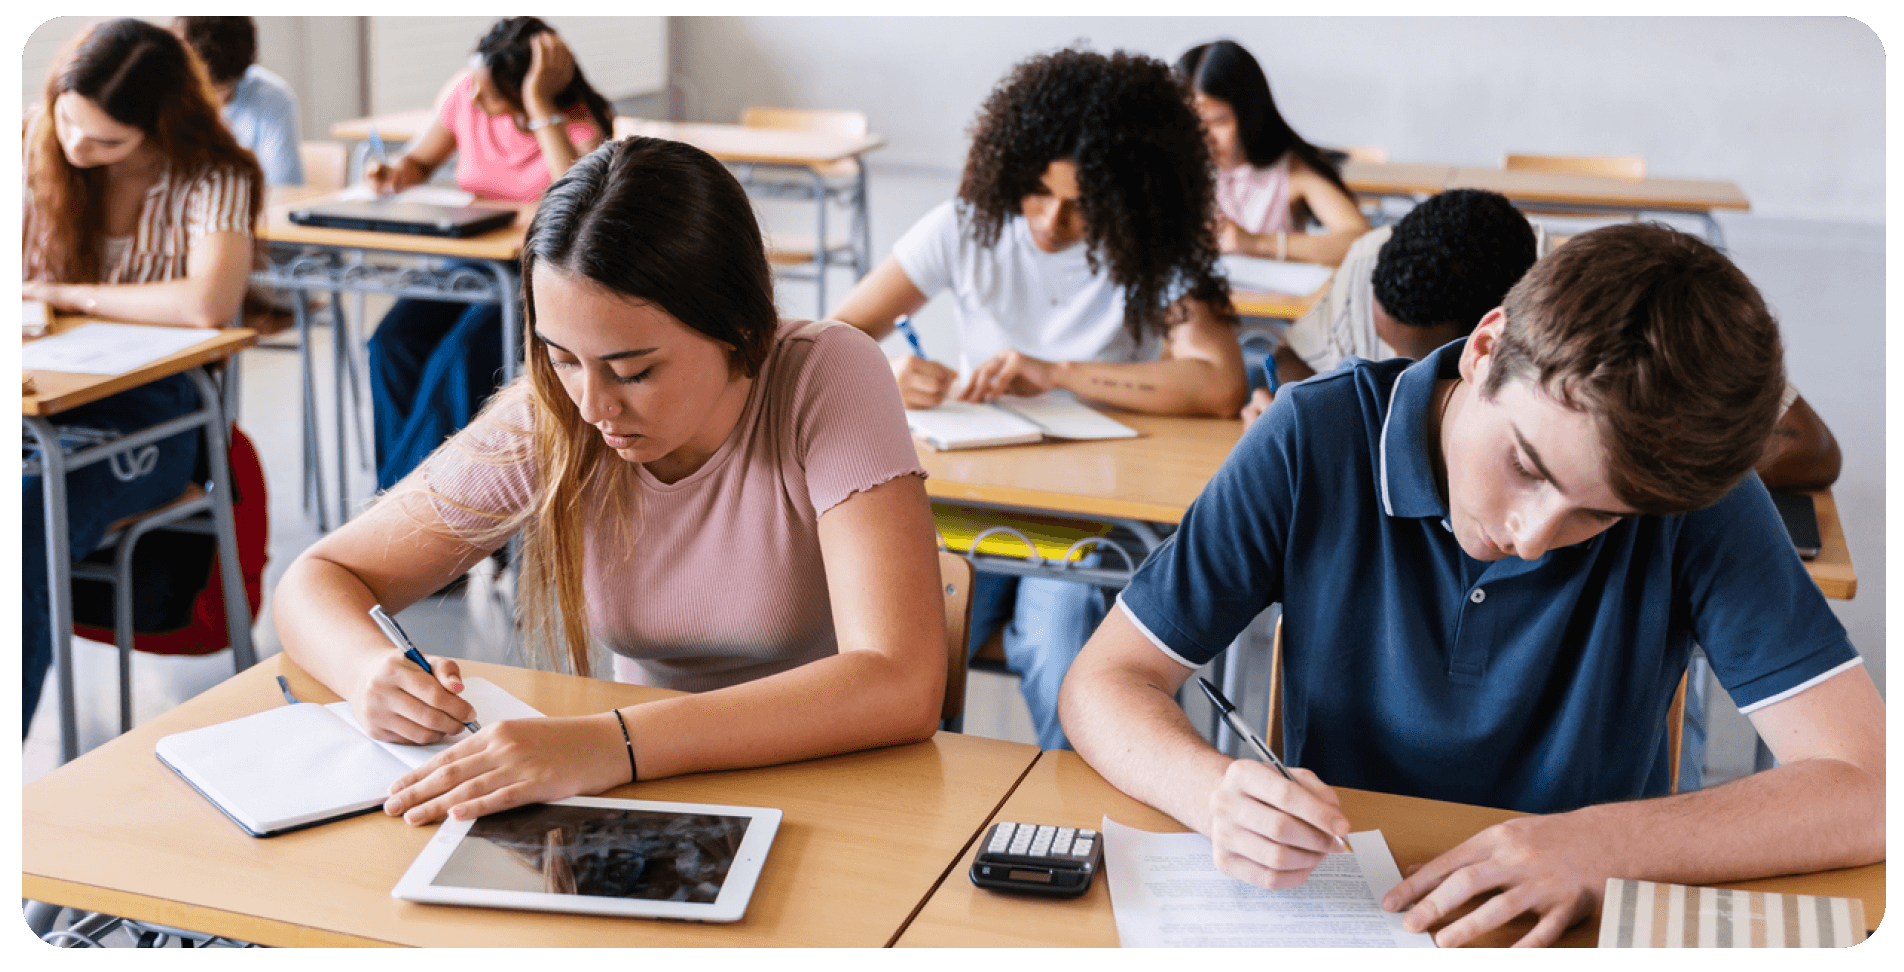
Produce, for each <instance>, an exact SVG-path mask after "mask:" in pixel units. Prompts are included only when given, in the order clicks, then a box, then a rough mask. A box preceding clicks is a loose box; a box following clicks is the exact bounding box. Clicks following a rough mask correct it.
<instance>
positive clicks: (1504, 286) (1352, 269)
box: [1242, 189, 1840, 489]
mask: <svg viewBox="0 0 1904 972" xmlns="http://www.w3.org/2000/svg"><path fill="white" fill-rule="evenodd" d="M1545 245H1546V236H1545V234H1544V233H1542V232H1540V231H1538V230H1536V229H1534V228H1533V227H1532V226H1531V225H1530V224H1529V223H1528V221H1527V218H1526V217H1525V216H1523V215H1522V214H1521V213H1520V211H1519V210H1516V209H1515V208H1514V205H1513V203H1510V202H1509V201H1508V200H1507V197H1505V196H1502V195H1500V194H1499V193H1494V192H1488V191H1487V190H1484V189H1450V190H1448V191H1447V192H1444V193H1441V194H1440V195H1437V196H1434V197H1432V198H1430V199H1428V200H1427V201H1425V202H1423V203H1422V204H1421V205H1419V206H1416V207H1415V208H1414V209H1412V210H1409V212H1408V214H1407V215H1406V216H1403V217H1402V218H1401V219H1400V220H1399V221H1397V222H1396V223H1394V224H1393V225H1391V226H1384V227H1382V228H1380V229H1377V230H1374V231H1372V232H1370V233H1369V234H1367V235H1366V236H1363V237H1362V238H1361V239H1359V240H1357V241H1355V245H1354V246H1352V247H1350V248H1349V255H1348V256H1347V257H1346V258H1345V259H1344V260H1343V261H1342V266H1341V267H1340V268H1338V269H1337V270H1336V274H1335V277H1334V278H1333V279H1332V280H1331V281H1330V284H1329V292H1328V294H1327V295H1325V296H1324V297H1323V299H1322V300H1321V301H1318V302H1317V303H1316V305H1315V306H1314V307H1312V308H1310V309H1309V312H1308V313H1306V314H1304V315H1303V316H1302V317H1300V318H1298V319H1297V320H1296V322H1295V323H1294V324H1292V325H1290V327H1289V330H1288V331H1286V332H1285V333H1284V335H1283V343H1282V345H1281V346H1279V347H1278V348H1277V349H1276V352H1275V355H1274V359H1273V360H1274V365H1273V366H1274V367H1275V369H1276V378H1277V381H1278V383H1279V384H1283V385H1288V384H1291V383H1294V382H1297V381H1301V380H1303V379H1305V378H1308V377H1310V376H1312V375H1316V374H1319V373H1322V372H1326V371H1330V370H1332V369H1334V368H1335V367H1337V366H1338V365H1340V364H1341V363H1342V362H1343V361H1345V360H1347V359H1348V358H1350V357H1357V358H1365V359H1367V360H1370V361H1379V360H1382V359H1383V358H1392V357H1402V358H1417V359H1419V358H1425V357H1427V356H1428V354H1429V352H1431V351H1433V350H1434V349H1436V348H1439V347H1441V346H1442V345H1444V344H1446V343H1448V342H1449V341H1452V340H1454V339H1456V338H1459V337H1464V336H1466V335H1467V334H1468V332H1470V331H1472V330H1474V325H1475V323H1476V322H1478V321H1480V320H1481V317H1482V315H1484V314H1486V313H1487V312H1488V311H1489V310H1490V309H1492V308H1493V307H1495V306H1497V305H1499V304H1500V303H1501V299H1502V298H1503V297H1504V296H1505V295H1506V294H1507V291H1508V288H1509V287H1512V286H1513V285H1514V283H1515V281H1517V280H1519V279H1520V277H1521V274H1523V273H1525V272H1527V268H1528V267H1530V266H1532V265H1533V263H1534V260H1535V258H1536V256H1538V255H1539V254H1541V253H1542V252H1544V250H1545ZM1273 399H1274V394H1273V393H1271V392H1270V391H1269V390H1268V389H1266V388H1258V389H1256V390H1255V391H1254V392H1252V393H1251V395H1250V401H1249V403H1248V404H1247V405H1245V406H1243V413H1242V414H1243V421H1244V422H1246V423H1247V422H1253V421H1255V420H1256V417H1257V416H1258V415H1260V414H1262V411H1263V409H1265V408H1267V407H1268V406H1269V403H1270V402H1271V401H1272V400H1273ZM1839 465H1840V456H1839V451H1838V442H1837V439H1836V438H1834V437H1833V436H1832V434H1831V430H1830V429H1829V428H1827V427H1826V426H1825V423H1824V420H1823V419H1821V418H1819V417H1818V414H1817V413H1816V412H1814V411H1812V408H1811V406H1810V405H1809V404H1808V403H1806V401H1805V400H1804V399H1803V398H1801V397H1799V394H1798V390H1797V389H1796V388H1794V387H1793V386H1792V385H1791V384H1790V383H1789V382H1788V383H1786V386H1785V395H1784V399H1783V405H1782V406H1781V410H1780V413H1779V420H1778V424H1777V425H1776V426H1774V427H1773V430H1772V438H1771V439H1770V440H1769V441H1768V443H1767V447H1766V452H1765V454H1764V456H1762V457H1761V459H1760V461H1759V463H1758V465H1757V469H1758V473H1759V478H1760V479H1761V480H1763V481H1764V482H1765V485H1766V487H1767V488H1770V489H1822V488H1824V487H1826V486H1829V485H1831V484H1832V482H1833V481H1835V480H1836V479H1837V478H1838V469H1839Z"/></svg>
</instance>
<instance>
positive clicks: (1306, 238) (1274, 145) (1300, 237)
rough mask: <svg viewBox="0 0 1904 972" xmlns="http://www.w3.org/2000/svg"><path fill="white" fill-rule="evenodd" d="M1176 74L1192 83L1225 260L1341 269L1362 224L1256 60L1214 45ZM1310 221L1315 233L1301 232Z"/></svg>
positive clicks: (1184, 61) (1227, 44) (1183, 60)
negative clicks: (1239, 256)
mask: <svg viewBox="0 0 1904 972" xmlns="http://www.w3.org/2000/svg"><path fill="white" fill-rule="evenodd" d="M1177 71H1178V73H1180V74H1182V75H1183V76H1184V77H1185V78H1186V79H1187V80H1188V81H1189V82H1190V86H1191V89H1192V92H1193V94H1194V96H1195V98H1196V104H1197V115H1198V116H1199V117H1201V118H1202V119H1203V130H1204V135H1205V137H1206V138H1208V139H1209V142H1210V154H1211V155H1212V156H1214V157H1215V159H1216V170H1217V173H1216V175H1217V179H1216V189H1217V206H1218V208H1219V209H1220V210H1221V215H1220V216H1219V217H1218V236H1217V243H1218V245H1219V246H1220V247H1221V248H1222V250H1223V252H1225V253H1243V254H1247V255H1249V256H1257V257H1267V258H1269V259H1273V260H1301V261H1303V262H1305V263H1326V264H1328V265H1330V266H1334V265H1336V264H1338V263H1341V262H1342V257H1343V256H1344V255H1346V254H1347V253H1348V252H1349V246H1350V244H1353V243H1354V242H1355V241H1356V238H1358V237H1360V236H1361V235H1362V234H1363V233H1366V232H1368V230H1369V224H1368V220H1367V219H1366V218H1364V217H1363V216H1362V210H1361V209H1360V208H1358V207H1357V206H1356V205H1355V196H1354V194H1353V193H1351V192H1349V187H1348V186H1347V185H1346V184H1344V183H1343V181H1342V176H1341V175H1340V174H1338V173H1337V172H1336V168H1335V165H1334V163H1332V162H1330V161H1329V159H1328V158H1327V157H1326V156H1324V155H1323V154H1322V152H1321V150H1319V149H1317V148H1316V147H1315V146H1313V145H1310V144H1309V143H1308V142H1305V141H1303V139H1302V136H1300V135H1297V134H1296V133H1295V131H1294V130H1293V129H1291V128H1290V127H1289V123H1288V122H1286V121H1284V120H1283V116H1282V113H1281V112H1279V111H1277V110H1276V99H1275V98H1273V97H1271V96H1270V93H1269V79H1268V78H1266V77H1264V76H1263V69H1262V68H1261V67H1260V66H1258V65H1257V63H1256V59H1255V58H1253V57H1251V56H1250V53H1249V51H1246V50H1244V49H1243V47H1242V45H1240V44H1237V43H1236V42H1234V41H1215V42H1213V43H1209V44H1198V45H1197V46H1195V47H1192V48H1191V49H1189V50H1188V51H1185V52H1184V54H1183V56H1182V57H1180V58H1178V59H1177ZM1312 219H1313V220H1314V221H1315V222H1318V223H1320V224H1322V232H1320V233H1310V232H1309V231H1308V226H1309V223H1310V221H1311V220H1312Z"/></svg>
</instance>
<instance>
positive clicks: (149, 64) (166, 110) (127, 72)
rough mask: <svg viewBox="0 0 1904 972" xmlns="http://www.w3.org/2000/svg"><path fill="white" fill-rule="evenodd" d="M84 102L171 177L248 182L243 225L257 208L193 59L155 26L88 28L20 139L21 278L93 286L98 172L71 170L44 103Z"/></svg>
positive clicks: (254, 169) (257, 186)
mask: <svg viewBox="0 0 1904 972" xmlns="http://www.w3.org/2000/svg"><path fill="white" fill-rule="evenodd" d="M69 91H70V92H72V93H74V94H77V95H80V96H81V97H84V98H85V99H86V100H88V101H91V102H92V103H93V104H95V105H98V106H99V109H100V110H101V111H104V112H105V113H106V114H107V115H109V116H111V118H112V120H113V121H116V122H118V123H119V124H121V125H126V126H130V127H132V128H137V129H138V130H139V131H141V132H143V133H144V134H145V138H146V140H147V141H148V142H150V143H151V144H152V145H153V146H154V147H156V148H157V149H158V150H159V152H160V153H161V154H162V155H163V156H164V157H165V159H166V161H167V162H169V163H170V164H171V165H172V166H173V167H174V168H175V169H178V170H182V171H183V172H186V173H194V172H197V171H199V170H201V169H204V168H207V167H212V166H223V167H226V168H230V169H235V170H237V171H238V174H239V175H240V176H241V177H243V178H246V179H249V180H250V182H251V223H252V225H253V226H256V225H257V221H258V213H259V211H260V210H261V209H262V208H263V207H264V189H263V187H264V175H263V173H262V172H261V171H260V170H259V168H258V160H257V159H256V158H254V157H253V156H252V154H251V153H250V152H248V151H246V150H245V149H244V148H242V147H240V146H239V145H238V142H237V140H236V139H234V138H233V137H232V135H231V131H230V130H229V129H227V128H226V127H225V122H224V120H223V118H221V117H220V116H219V113H218V107H217V101H216V100H215V99H214V98H213V97H212V89H211V81H210V80H209V79H208V78H207V76H206V73H205V66H204V64H203V63H202V62H201V61H199V59H198V56H197V55H195V54H193V53H192V52H191V51H190V50H188V49H187V48H186V47H185V42H184V41H181V40H179V39H178V38H177V37H176V36H174V35H173V34H172V33H171V32H170V31H167V30H166V29H165V28H163V27H158V26H154V25H152V24H149V23H146V22H145V21H143V20H134V19H132V18H124V19H119V20H108V21H106V22H104V23H101V24H98V25H96V26H94V27H93V28H92V29H91V30H89V31H87V32H86V33H84V34H82V35H80V37H79V38H78V39H77V40H76V41H74V43H73V47H72V48H71V50H70V52H69V53H68V54H67V55H66V56H65V58H64V59H63V60H61V61H59V62H57V63H56V64H55V65H54V67H53V70H52V71H51V72H50V73H49V75H48V76H47V79H46V90H45V92H44V96H43V98H42V110H41V112H40V117H39V119H38V120H37V121H36V122H35V124H34V130H33V131H32V132H31V133H29V135H28V138H27V149H26V154H27V159H26V165H27V172H26V182H27V188H28V190H29V191H30V192H31V194H32V205H30V206H28V207H27V208H26V218H25V219H24V220H23V221H22V223H23V230H24V234H25V235H24V239H23V244H22V245H23V249H24V253H23V256H24V258H25V263H26V277H27V279H29V280H53V281H58V282H61V283H96V282H98V281H99V280H100V278H101V276H102V275H103V274H104V272H105V268H103V267H102V266H100V253H99V240H100V238H101V237H102V236H103V235H104V234H105V231H106V200H105V196H106V192H105V187H106V173H105V171H104V170H103V169H102V168H93V169H79V168H75V167H74V166H73V164H72V163H70V162H68V161H67V160H66V153H65V152H63V151H61V149H60V142H59V133H58V131H57V130H56V123H55V121H54V118H53V103H54V102H55V101H58V100H59V96H60V95H62V94H65V93H67V92H69Z"/></svg>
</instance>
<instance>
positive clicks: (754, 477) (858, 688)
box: [274, 138, 945, 823]
mask: <svg viewBox="0 0 1904 972" xmlns="http://www.w3.org/2000/svg"><path fill="white" fill-rule="evenodd" d="M523 295H524V304H525V308H524V317H525V319H526V321H527V322H528V324H529V333H530V344H529V349H528V367H527V374H526V375H525V376H524V377H523V378H521V379H518V380H517V381H516V382H515V383H514V384H512V385H510V386H508V387H506V388H504V389H503V390H502V391H501V392H499V393H498V394H497V395H496V396H495V397H494V399H493V400H492V401H491V403H490V405H489V406H488V407H487V408H485V409H484V410H483V412H482V413H481V414H480V415H478V416H477V417H476V419H475V421H474V422H472V423H471V425H470V426H469V427H468V428H466V429H464V430H463V431H462V432H460V433H458V434H457V435H456V436H455V437H454V438H452V439H451V440H450V441H449V442H448V443H446V444H445V445H444V446H443V447H442V448H440V449H438V450H437V451H436V452H435V453H434V454H433V455H432V456H430V457H429V458H428V459H427V460H426V461H425V462H424V464H423V465H422V466H421V467H420V468H419V469H418V470H417V471H416V472H415V473H413V474H412V475H410V476H409V477H407V478H405V479H404V480H403V481H402V482H401V483H399V484H398V485H397V487H396V488H395V489H393V490H392V491H391V492H390V493H388V494H387V495H386V496H385V497H384V498H383V499H382V500H381V501H380V502H379V503H378V504H377V505H376V506H375V507H373V508H372V509H371V510H370V511H368V512H367V513H365V514H364V515H362V516H359V517H358V518H357V519H355V520H352V521H351V522H350V523H349V524H347V525H345V526H344V527H342V528H341V529H339V530H338V531H337V532H334V533H332V534H330V535H328V536H326V537H324V538H323V539H321V540H319V541H318V542H317V543H316V544H315V545H313V546H312V547H311V548H310V549H309V550H307V551H306V552H305V553H304V554H303V555H302V556H301V557H299V558H298V560H297V562H296V563H294V564H292V565H291V567H290V569H289V570H288V571H286V573H285V577H284V580H283V582H282V583H281V584H280V585H279V586H278V589H277V599H276V601H275V602H274V603H275V611H276V615H277V621H278V630H279V633H280V635H281V636H282V637H283V639H284V644H285V650H286V652H288V653H289V654H290V656H291V657H292V658H293V659H295V660H296V661H297V663H298V664H299V665H301V666H302V667H303V668H304V669H305V670H306V671H309V672H311V673H312V674H313V675H315V676H317V677H318V678H319V679H320V680H321V681H323V682H324V683H325V684H326V685H328V686H330V687H331V688H332V689H333V690H335V691H336V692H338V694H340V695H342V696H344V697H345V698H346V699H348V700H349V701H350V702H351V704H352V706H353V708H354V710H355V711H356V713H357V716H358V718H359V720H360V721H362V722H363V723H364V725H366V726H368V727H369V728H370V730H371V734H372V735H373V736H374V737H376V738H378V739H383V740H387V741H393V742H409V743H429V742H435V741H438V740H441V739H442V738H444V736H445V735H446V734H449V733H452V732H455V731H456V730H457V728H458V727H459V726H460V725H461V723H462V722H463V721H464V720H467V719H469V718H471V717H472V716H473V714H474V713H473V710H472V709H471V707H470V706H469V705H468V704H467V703H466V702H464V701H463V700H462V699H461V698H460V697H459V696H458V695H457V694H456V693H457V691H458V690H459V689H460V688H461V687H462V682H461V680H460V678H459V676H458V673H457V666H456V663H455V662H454V661H451V660H450V659H447V658H435V657H432V658H431V659H430V661H431V663H432V666H433V667H434V669H435V674H434V675H430V674H426V673H425V672H424V671H423V670H422V669H420V668H418V667H417V666H415V665H413V664H411V663H410V662H408V661H406V660H405V659H404V657H403V655H402V654H400V653H399V652H398V651H396V650H395V649H394V648H392V647H391V645H390V643H389V642H388V641H386V640H385V639H384V637H383V635H382V634H381V633H380V632H379V631H378V629H377V628H376V626H375V625H374V624H373V623H372V622H371V621H370V619H369V617H368V615H367V612H368V610H369V609H370V607H371V605H373V604H381V605H383V606H384V607H385V608H386V609H387V610H389V611H392V612H395V611H398V610H400V609H402V608H404V607H407V606H409V605H410V604H413V603H415V602H416V601H418V600H419V599H421V598H423V597H424V596H426V595H428V594H429V593H430V592H431V591H434V590H436V589H437V588H439V587H441V586H443V584H445V583H446V582H448V581H449V580H450V579H452V578H454V577H455V576H457V575H458V574H459V573H461V572H462V571H464V570H465V569H467V568H468V567H469V566H470V565H472V564H474V563H475V562H476V561H477V560H478V559H480V558H482V557H484V556H487V555H488V554H489V553H490V552H491V551H494V550H496V549H497V548H498V547H500V546H501V545H502V544H503V543H504V542H506V541H507V540H508V539H509V538H510V537H512V536H519V537H520V538H521V539H522V541H523V544H522V553H521V563H520V566H521V570H522V574H521V583H520V588H519V594H518V603H519V608H520V613H521V616H522V620H523V624H522V629H523V634H524V637H525V641H526V642H527V643H528V646H529V647H530V649H531V650H532V651H533V652H534V653H535V654H536V655H537V656H538V657H539V658H540V659H542V660H545V661H547V662H549V663H550V664H552V665H554V666H555V667H558V668H566V669H568V670H571V671H575V672H578V673H581V674H588V673H590V672H591V671H593V667H592V665H591V663H590V657H589V655H590V648H591V644H592V643H594V642H599V643H600V644H602V645H603V646H605V647H606V648H607V649H608V650H609V651H610V652H611V653H612V654H613V656H614V670H615V675H616V677H617V678H619V679H621V680H624V681H630V682H639V683H644V684H648V685H656V686H663V687H667V688H675V689H683V690H687V691H689V692H693V693H698V694H692V695H684V696H678V697H673V698H668V699H665V700H660V701H655V702H649V703H646V704H642V705H635V706H629V707H627V708H624V709H620V710H613V711H608V712H599V713H594V714H591V715H584V716H575V717H563V718H547V719H529V720H512V721H504V722H498V723H494V724H485V725H484V726H483V727H482V730H481V731H480V732H478V733H476V734H475V735H474V736H471V737H470V738H468V739H465V740H463V741H461V742H459V743H457V744H456V745H455V746H452V747H451V748H449V749H448V750H446V751H445V752H443V753H441V754H439V755H438V756H437V757H436V758H435V759H432V760H431V761H430V762H429V763H426V764H425V765H424V766H423V767H421V768H420V769H418V770H417V771H415V772H413V773H411V774H409V775H408V776H406V777H404V778H403V779H401V780H399V781H398V783H399V786H400V789H399V790H398V791H397V792H396V793H395V795H393V796H392V797H391V798H390V801H389V802H388V803H387V804H386V805H385V810H386V811H387V812H389V813H391V814H393V815H394V814H401V815H403V816H404V817H405V819H407V820H409V821H410V822H411V823H425V822H428V821H431V820H437V819H441V818H443V817H444V816H445V815H454V816H456V817H467V816H473V815H478V814H484V813H491V812H494V811H497V810H502V809H505V808H507V807H511V806H516V805H520V804H523V803H529V802H536V801H546V800H552V799H557V798H561V797H567V796H573V795H576V794H581V793H596V792H600V791H601V790H604V789H607V788H609V787H611V786H617V785H620V784H623V783H626V782H628V781H629V780H630V779H631V778H639V779H643V780H646V779H654V778H657V777H665V776H673V775H675V774H679V773H690V772H698V771H703V770H715V769H726V768H733V767H742V766H758V765H763V764H768V763H778V762H784V761H788V760H796V759H806V758H810V757H815V756H822V755H827V754H830V753H838V752H844V751H848V750H854V749H862V748H867V747H872V746H884V745H892V744H896V743H903V742H912V741H916V740H920V739H924V738H926V737H927V736H930V735H931V734H932V733H933V732H934V731H935V729H936V727H937V722H938V714H939V707H940V701H941V697H942V695H943V693H944V679H945V647H944V645H945V641H944V637H945V635H944V616H943V613H942V607H941V598H940V596H939V594H938V590H937V589H938V583H939V572H938V562H937V557H936V547H937V537H936V535H935V533H934V531H933V526H932V517H931V513H930V508H929V505H928V503H927V500H926V493H925V484H924V478H925V473H924V471H923V470H922V469H921V468H920V467H919V464H918V459H917V456H916V455H915V453H914V451H913V447H912V442H911V439H910V437H909V436H908V434H907V431H906V422H905V416H904V413H903V411H902V408H901V405H900V401H899V390H898V388H897V387H896V386H895V385H894V383H893V381H892V379H891V377H890V372H889V371H888V370H887V364H886V360H885V358H884V356H883V355H882V354H881V353H880V350H879V347H878V345H877V344H875V343H874V342H873V340H872V339H871V338H869V337H867V336H866V335H865V334H863V333H861V332H859V331H858V330H856V329H854V328H852V327H851V326H848V325H845V324H838V323H811V322H805V321H780V320H778V318H777V316H776V313H775V311H774V304H773V284H772V277H771V275H770V272H769V270H768V266H767V258H766V254H765V251H764V249H763V247H762V245H761V236H760V230H759V227H758V225H757V224H756V223H755V220H754V215H753V211H752V208H751V206H750V204H749V201H748V199H747V196H746V193H745V192H744V191H742V189H741V187H740V184H739V183H738V182H736V181H735V179H734V177H733V176H732V175H731V174H730V173H729V172H728V171H727V170H726V169H725V168H724V167H722V165H721V164H720V163H719V162H717V161H715V159H714V158H713V157H712V156H710V155H708V154H707V153H705V152H703V151H701V150H700V149H697V148H693V147H691V146H688V145H684V144H682V143H679V142H671V141H666V140H662V139H646V138H634V139H629V140H626V141H622V142H615V143H611V144H609V145H605V146H603V147H602V148H600V149H598V150H597V151H595V152H594V153H591V154H590V155H588V156H586V157H584V158H583V159H581V160H580V161H578V162H576V163H575V165H574V166H573V167H572V168H571V169H570V170H569V171H568V172H567V173H566V174H565V175H563V176H562V178H560V179H558V180H556V182H555V184H554V185H553V186H551V187H550V188H549V191H548V193H547V195H546V196H545V197H544V198H543V201H542V205H541V208H540V209H539V210H538V212H537V213H536V217H535V220H534V221H533V222H532V223H531V224H530V227H529V234H528V239H527V241H526V243H525V244H524V258H523Z"/></svg>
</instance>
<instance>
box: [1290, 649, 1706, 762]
mask: <svg viewBox="0 0 1904 972" xmlns="http://www.w3.org/2000/svg"><path fill="white" fill-rule="evenodd" d="M1685 725H1686V675H1685V673H1683V672H1682V673H1681V674H1680V676H1679V690H1678V691H1676V692H1674V693H1673V704H1672V705H1670V706H1668V707H1667V708H1666V751H1667V753H1668V754H1669V756H1668V759H1669V763H1668V764H1667V765H1668V766H1669V767H1670V771H1671V784H1670V785H1671V789H1669V790H1667V792H1668V793H1678V792H1679V739H1680V733H1681V732H1682V731H1683V730H1684V728H1685ZM1268 742H1269V750H1270V752H1273V753H1275V754H1276V755H1277V756H1279V757H1280V756H1281V755H1282V754H1283V619H1282V618H1281V617H1278V618H1277V619H1276V634H1275V636H1274V637H1273V638H1271V639H1270V645H1269V738H1268Z"/></svg>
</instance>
